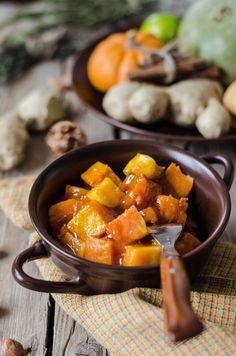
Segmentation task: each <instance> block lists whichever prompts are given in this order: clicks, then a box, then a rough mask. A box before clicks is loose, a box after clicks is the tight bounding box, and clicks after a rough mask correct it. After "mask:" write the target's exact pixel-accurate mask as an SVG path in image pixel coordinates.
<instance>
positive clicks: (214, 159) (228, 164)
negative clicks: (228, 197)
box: [201, 153, 234, 189]
mask: <svg viewBox="0 0 236 356" xmlns="http://www.w3.org/2000/svg"><path fill="white" fill-rule="evenodd" d="M201 158H202V159H204V161H206V162H207V163H209V164H211V163H217V164H220V165H221V166H223V167H224V174H223V177H222V179H223V181H224V182H225V184H226V186H227V188H228V189H230V187H231V184H232V182H233V177H234V165H233V162H232V160H231V159H230V158H229V157H227V156H225V155H221V154H217V153H209V154H206V155H203V156H201ZM217 173H218V172H217Z"/></svg>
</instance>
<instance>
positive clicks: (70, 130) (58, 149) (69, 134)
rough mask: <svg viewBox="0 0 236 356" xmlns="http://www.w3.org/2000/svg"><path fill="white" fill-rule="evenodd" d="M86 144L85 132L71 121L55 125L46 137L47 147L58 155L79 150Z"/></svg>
mask: <svg viewBox="0 0 236 356" xmlns="http://www.w3.org/2000/svg"><path fill="white" fill-rule="evenodd" d="M85 142H86V136H85V134H84V132H83V131H82V130H81V128H80V127H79V126H78V125H76V124H75V123H73V122H71V121H60V122H58V123H56V124H54V125H53V126H52V127H51V128H50V130H49V131H48V134H47V136H46V143H47V145H48V146H49V148H50V149H51V151H52V152H53V153H55V154H57V155H61V154H63V153H66V152H68V151H70V150H73V149H75V148H79V147H80V146H82V145H84V144H85Z"/></svg>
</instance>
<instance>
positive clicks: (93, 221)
mask: <svg viewBox="0 0 236 356" xmlns="http://www.w3.org/2000/svg"><path fill="white" fill-rule="evenodd" d="M112 219H113V216H112V214H111V212H110V211H109V210H108V209H107V208H106V207H105V206H103V205H101V204H99V203H97V202H95V201H91V202H89V203H87V205H85V206H84V207H83V208H82V209H80V210H79V211H78V213H77V214H76V215H75V216H74V218H73V219H72V220H70V221H69V222H68V224H67V227H68V230H69V232H71V233H73V234H76V235H77V236H78V237H79V238H81V239H82V240H85V239H86V238H87V237H88V236H102V235H104V233H105V231H106V223H108V222H109V221H111V220H112Z"/></svg>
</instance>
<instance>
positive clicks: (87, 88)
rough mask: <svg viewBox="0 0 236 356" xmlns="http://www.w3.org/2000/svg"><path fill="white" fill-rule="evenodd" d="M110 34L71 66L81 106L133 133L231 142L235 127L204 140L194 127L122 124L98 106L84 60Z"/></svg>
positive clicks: (97, 94)
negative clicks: (224, 133) (220, 134)
mask: <svg viewBox="0 0 236 356" xmlns="http://www.w3.org/2000/svg"><path fill="white" fill-rule="evenodd" d="M129 27H130V26H124V27H123V28H122V29H121V30H127V29H129ZM109 34H111V33H107V34H106V35H104V36H103V37H101V38H99V39H97V40H96V41H95V42H93V43H92V44H90V45H89V46H88V47H87V48H85V49H84V50H83V51H82V52H81V53H80V54H79V55H78V58H77V60H76V62H75V65H74V69H73V76H72V77H73V84H74V88H75V91H76V93H77V95H78V96H79V98H80V99H81V101H82V102H83V103H84V105H85V106H86V107H87V108H88V109H89V110H90V111H91V112H92V113H94V114H95V117H97V118H98V119H101V120H103V121H105V122H106V123H108V124H110V125H113V126H115V127H118V128H120V129H123V130H126V131H130V132H133V133H135V134H139V135H144V136H148V137H152V138H155V139H162V140H168V141H170V140H171V141H185V142H187V141H190V142H191V141H230V140H231V141H232V140H236V130H235V129H233V128H231V131H230V132H229V133H228V134H226V135H224V136H221V137H219V138H217V139H211V140H209V139H205V138H204V137H203V136H201V135H200V133H199V132H198V131H197V129H195V128H183V127H180V126H177V125H175V124H173V123H171V122H168V121H163V122H159V123H157V124H152V125H145V124H141V123H133V124H130V123H125V122H121V121H118V120H115V119H112V118H111V117H109V116H107V114H106V113H105V112H104V110H103V108H102V100H103V94H102V93H101V92H99V91H97V90H96V89H95V88H94V87H93V86H92V84H91V83H90V81H89V79H88V75H87V62H88V58H89V56H90V54H91V53H92V51H93V49H94V47H95V46H96V45H97V44H98V43H99V42H100V41H101V40H102V39H104V37H106V36H108V35H109Z"/></svg>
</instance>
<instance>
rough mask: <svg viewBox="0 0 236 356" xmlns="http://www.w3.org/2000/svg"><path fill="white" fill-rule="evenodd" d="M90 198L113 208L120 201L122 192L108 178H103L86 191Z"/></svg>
mask: <svg viewBox="0 0 236 356" xmlns="http://www.w3.org/2000/svg"><path fill="white" fill-rule="evenodd" d="M87 197H88V198H89V199H90V200H95V201H97V202H99V203H100V204H103V205H105V206H107V207H109V208H115V207H116V206H117V205H119V204H120V203H121V199H122V197H123V192H122V191H121V190H120V188H119V187H118V186H117V185H116V184H115V183H114V182H113V181H112V180H111V179H110V178H108V177H107V178H105V179H103V180H102V181H101V182H100V183H98V184H97V185H96V186H95V187H94V188H93V189H91V190H90V191H89V192H88V193H87Z"/></svg>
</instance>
